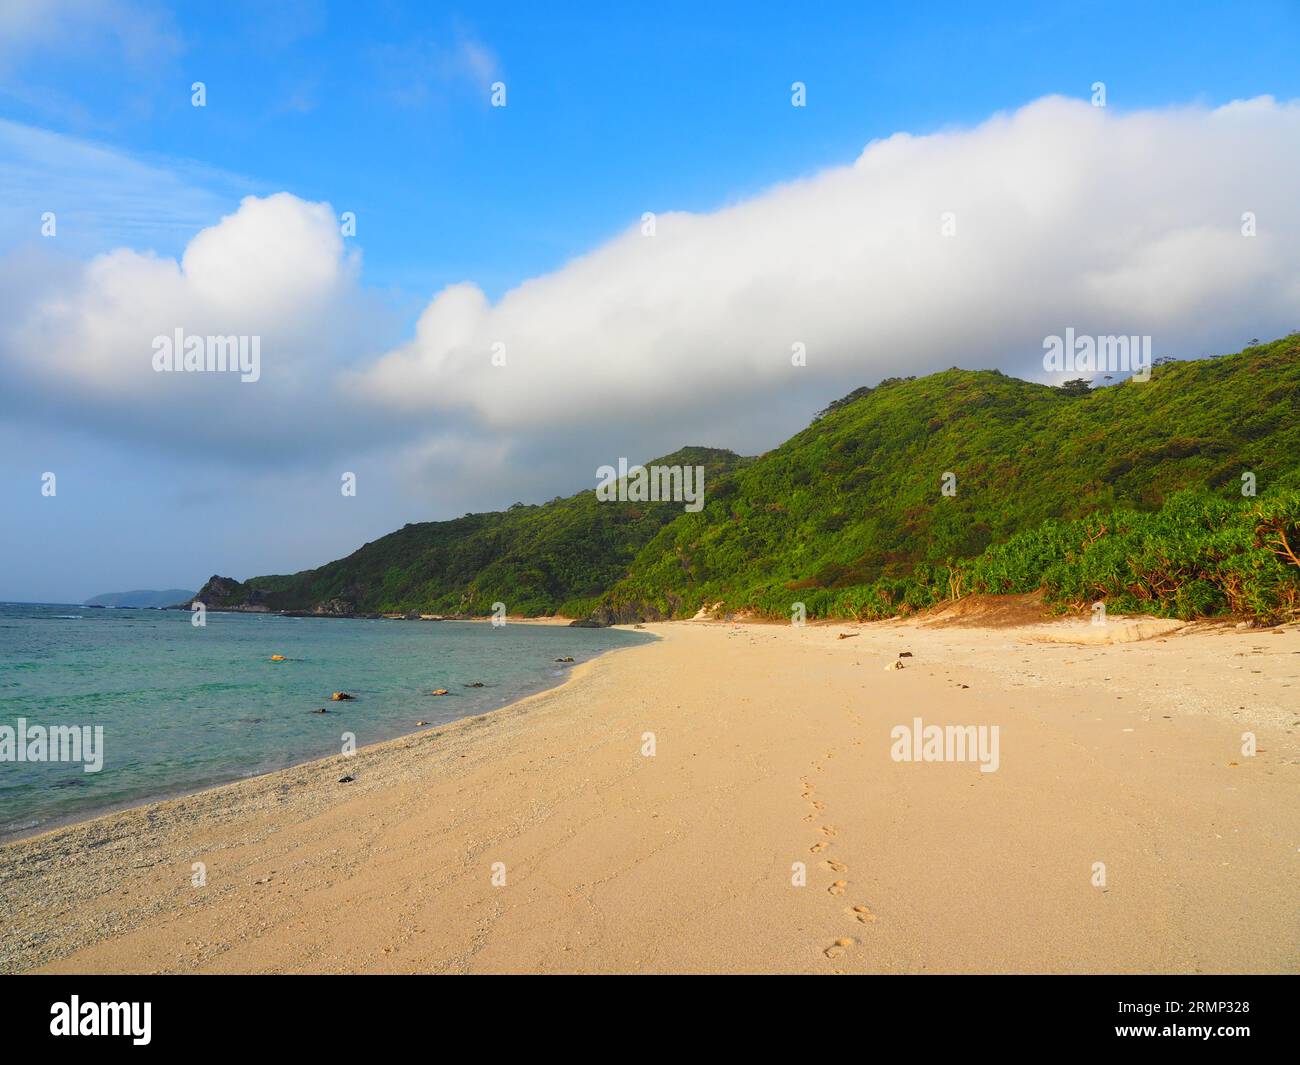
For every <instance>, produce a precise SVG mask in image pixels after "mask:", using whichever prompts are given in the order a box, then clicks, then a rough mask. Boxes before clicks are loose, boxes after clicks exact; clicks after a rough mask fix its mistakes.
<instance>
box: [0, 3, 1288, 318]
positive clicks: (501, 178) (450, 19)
mask: <svg viewBox="0 0 1300 1065" xmlns="http://www.w3.org/2000/svg"><path fill="white" fill-rule="evenodd" d="M268 6H271V7H280V10H279V11H277V12H275V13H272V14H266V13H264V12H263V11H262V9H263V8H264V7H268ZM815 7H816V9H817V10H816V11H813V10H810V9H807V8H805V7H804V6H803V5H795V4H786V3H759V4H752V3H740V4H728V3H716V4H707V5H701V4H696V3H665V4H654V5H650V6H648V7H646V8H645V9H644V10H645V13H644V14H641V13H637V12H635V11H634V10H633V8H632V7H631V6H627V7H626V8H625V6H624V5H609V4H602V3H587V4H574V3H570V4H565V3H559V4H554V5H551V4H548V5H536V4H530V3H511V2H500V3H495V2H494V3H492V4H483V5H467V6H465V7H463V8H450V7H447V6H445V5H441V4H438V5H432V4H427V3H410V4H401V3H391V2H388V3H384V2H381V3H377V4H373V5H371V4H365V5H349V4H337V3H336V4H328V3H312V2H305V0H304V2H294V3H288V4H285V5H282V6H280V5H266V4H262V3H259V2H238V0H237V2H235V3H232V4H222V5H205V4H182V5H177V6H176V7H175V8H174V9H172V10H171V11H170V14H169V15H163V16H159V21H160V22H161V23H162V24H163V25H162V27H160V28H159V30H158V32H159V34H160V35H163V36H165V37H166V38H167V39H168V40H169V43H168V44H167V45H166V46H157V47H154V48H152V49H150V50H149V51H148V52H146V54H145V55H144V56H135V57H128V56H126V55H124V54H122V51H121V50H120V49H119V50H114V49H113V48H112V47H103V46H102V43H101V42H96V44H95V46H94V47H93V48H75V49H71V50H68V51H63V50H61V49H60V48H59V47H57V46H56V47H51V48H48V49H40V50H37V51H33V52H31V53H29V55H30V58H29V59H28V60H26V61H24V59H23V58H22V56H21V54H18V55H12V54H11V58H12V63H13V70H14V71H15V72H16V75H15V80H20V81H21V83H22V85H23V89H24V91H23V93H22V96H23V97H26V102H24V100H22V99H19V98H16V97H15V96H14V95H13V94H9V93H7V94H6V98H4V100H3V111H2V112H0V113H2V114H3V117H5V118H8V119H11V120H14V121H18V122H23V123H26V124H29V125H32V126H37V127H40V128H43V129H49V130H54V131H58V132H62V133H65V134H69V135H72V136H76V137H79V138H85V139H88V140H92V141H97V142H99V143H101V144H104V145H108V146H112V147H114V148H116V149H119V150H121V151H123V152H124V153H127V154H129V155H131V156H134V157H136V158H139V159H142V160H157V161H158V162H160V163H161V164H162V165H163V166H165V167H166V166H169V165H170V166H177V167H180V168H182V169H188V168H189V166H188V165H189V164H199V165H198V166H196V167H193V173H192V175H191V180H192V181H193V183H194V184H195V185H197V186H199V187H201V188H204V189H210V190H212V191H213V193H214V197H215V200H216V202H217V203H219V204H221V205H222V206H223V207H224V209H225V210H233V209H234V207H235V205H236V203H237V197H238V195H239V194H241V193H245V192H255V193H268V192H275V191H279V190H282V189H285V190H289V191H291V192H294V193H295V194H297V195H299V196H302V197H303V198H305V199H309V200H326V201H329V202H330V203H331V204H333V205H334V206H335V207H336V208H337V209H338V210H340V211H342V210H352V211H355V212H356V213H357V215H358V217H359V222H358V242H359V243H360V244H361V245H362V246H363V247H364V250H365V258H366V275H367V279H368V280H369V281H370V282H371V283H373V284H375V285H377V286H381V287H393V288H395V289H399V290H402V291H404V292H409V293H411V294H413V295H414V296H416V297H420V298H424V297H426V296H427V295H428V293H429V292H430V291H432V290H434V289H436V288H439V287H441V286H442V285H443V284H446V283H449V282H454V281H458V280H462V279H464V278H472V279H474V280H476V281H477V282H478V283H479V284H480V285H482V286H483V287H484V288H485V289H486V290H487V291H488V293H489V294H490V295H493V296H495V295H497V294H499V293H500V292H501V291H503V290H504V289H505V288H507V287H509V286H510V285H513V284H515V283H517V282H518V281H520V280H522V279H524V278H527V277H530V276H533V275H535V274H538V273H540V272H542V271H544V270H547V269H551V268H553V267H555V266H557V265H559V264H560V263H562V262H564V261H565V260H566V259H568V258H570V257H571V256H573V255H575V254H578V253H580V252H582V251H584V250H585V249H587V248H589V247H591V246H592V245H593V244H595V243H597V242H599V241H601V240H603V239H605V238H607V237H609V236H611V235H612V234H613V233H614V232H616V231H617V230H618V229H620V228H622V227H623V226H625V225H627V224H628V223H629V222H630V221H632V220H633V219H636V218H638V217H639V216H640V215H641V213H642V211H645V210H664V209H668V208H672V209H677V210H707V209H710V208H714V207H717V206H720V205H723V204H725V203H727V202H730V201H733V200H736V199H740V198H743V197H745V196H748V195H751V194H753V193H755V192H757V191H759V190H761V189H763V188H765V187H766V186H768V185H771V184H773V183H775V182H778V181H783V180H787V179H789V178H792V177H796V176H799V175H801V174H807V173H812V172H814V171H816V170H818V169H820V168H822V167H824V166H827V165H830V164H834V163H840V162H843V161H844V160H846V159H851V158H852V157H853V156H854V155H856V154H857V153H858V152H859V151H860V150H861V149H862V147H863V145H864V144H866V143H867V142H868V141H870V140H871V139H873V138H876V137H883V136H887V135H889V134H890V133H893V132H895V131H897V130H908V131H910V132H913V133H924V132H929V131H932V130H935V129H940V128H943V127H945V126H949V125H962V124H966V123H971V122H976V121H978V120H980V119H982V118H984V117H985V116H987V115H988V114H990V113H992V112H995V111H998V110H1003V109H1008V108H1013V107H1015V106H1017V105H1020V104H1023V103H1026V102H1028V101H1030V100H1033V99H1035V98H1037V97H1040V96H1044V95H1048V94H1053V93H1060V94H1063V95H1067V96H1077V97H1087V96H1088V94H1089V92H1090V88H1089V87H1090V85H1091V84H1092V83H1093V82H1094V81H1096V80H1099V79H1101V80H1105V81H1106V82H1107V86H1108V91H1109V97H1110V103H1111V105H1112V106H1117V107H1123V108H1129V109H1132V108H1139V107H1144V106H1151V105H1160V104H1165V103H1170V102H1188V101H1192V100H1196V99H1205V100H1208V101H1209V102H1212V103H1220V102H1225V101H1227V100H1231V99H1235V98H1243V97H1251V96H1255V95H1257V94H1260V93H1272V94H1273V95H1276V96H1282V97H1293V96H1295V95H1297V93H1300V63H1296V62H1295V56H1296V53H1295V50H1294V49H1295V46H1296V43H1297V39H1298V38H1300V5H1297V4H1296V3H1294V2H1277V3H1245V4H1231V5H1228V4H1222V3H1196V2H1190V3H1188V2H1178V3H1146V4H1138V5H1134V4H1131V3H1090V4H1087V5H1057V4H1041V3H1037V4H1036V3H999V4H996V5H973V4H968V3H960V2H957V3H932V4H862V3H843V4H827V5H815ZM1135 8H1136V9H1138V10H1134V9H1135ZM1067 9H1068V10H1067ZM163 10H165V9H163ZM556 12H558V14H557V13H556ZM467 47H476V48H481V49H482V51H483V53H484V56H485V58H486V60H487V61H488V62H489V63H490V64H491V70H492V77H491V79H489V78H488V77H486V76H480V75H479V74H478V73H477V72H476V71H475V70H474V69H473V68H472V67H470V66H468V65H467V64H465V63H463V62H462V61H461V60H460V55H461V53H462V52H463V51H464V50H465V49H466V48H467ZM496 78H500V79H501V80H504V81H505V82H506V83H507V91H508V97H507V98H508V106H507V107H506V108H505V109H493V108H491V107H489V106H488V84H490V80H495V79H496ZM196 80H201V81H204V82H205V83H206V85H207V88H208V106H207V107H206V108H205V109H202V110H200V109H196V108H194V107H192V106H191V105H190V91H189V86H190V84H191V83H192V82H193V81H196ZM795 80H802V81H804V82H805V83H807V84H808V85H809V106H808V107H807V108H806V109H805V110H802V111H798V110H795V109H793V108H791V107H789V106H786V105H787V102H788V97H789V92H790V90H789V86H790V84H791V82H792V81H795ZM46 90H49V91H48V92H47V91H46ZM202 167H207V168H211V169H212V170H213V171H216V172H218V173H219V174H221V175H223V177H222V179H221V180H208V179H205V175H204V174H203V173H202V169H201V168H202ZM6 199H8V200H9V202H10V203H11V205H12V204H13V203H14V201H13V200H12V199H11V198H9V197H6ZM69 206H70V208H72V209H74V210H75V205H69ZM96 230H97V232H96V238H97V239H96V240H95V242H93V243H92V244H90V247H91V248H93V250H101V249H102V248H106V247H109V246H112V245H114V244H115V243H117V242H120V241H126V242H128V243H133V244H134V241H133V240H132V238H133V237H134V236H135V234H134V233H133V232H132V231H131V229H130V228H129V227H128V226H126V225H123V226H121V227H120V228H115V227H114V226H113V225H112V219H111V218H110V219H100V220H98V222H97V225H96ZM191 234H192V230H186V229H183V228H182V229H177V230H175V231H173V232H170V233H157V234H152V235H151V236H152V241H151V246H154V247H156V249H157V250H158V251H159V252H160V253H163V254H176V253H177V252H179V251H180V250H181V248H182V247H183V244H184V241H185V239H187V238H188V237H189V236H190V235H191ZM15 236H16V235H15V234H13V233H10V234H9V238H10V239H14V237H15Z"/></svg>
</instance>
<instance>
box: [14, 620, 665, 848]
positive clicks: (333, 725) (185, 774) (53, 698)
mask: <svg viewBox="0 0 1300 1065" xmlns="http://www.w3.org/2000/svg"><path fill="white" fill-rule="evenodd" d="M648 639H651V637H649V636H646V635H644V634H641V633H634V632H623V631H615V630H611V629H571V628H567V627H558V626H541V625H515V624H507V625H505V626H502V627H500V628H494V627H493V626H491V625H489V624H479V623H469V622H418V621H387V620H382V621H364V620H350V619H348V620H344V619H337V618H286V617H279V616H275V615H266V614H217V613H209V614H208V616H207V625H206V626H205V627H203V628H197V627H195V626H193V625H192V624H191V623H190V615H189V613H188V612H185V611H159V610H92V609H89V608H86V607H70V606H36V605H29V604H4V603H0V726H9V727H11V728H14V729H17V727H18V719H19V718H26V720H27V725H28V728H30V727H31V726H33V725H45V726H50V725H76V726H81V725H90V726H92V727H93V726H96V725H102V726H103V728H104V734H103V735H104V740H103V758H104V761H103V769H102V770H101V771H100V772H98V773H87V772H85V771H84V769H83V767H82V765H81V764H79V763H78V764H67V763H57V762H36V763H31V762H14V761H0V838H12V837H14V836H16V835H21V834H27V833H30V832H33V831H40V830H41V829H43V828H46V827H50V826H52V825H54V824H57V823H59V822H61V821H68V820H74V819H77V818H80V817H86V816H90V815H93V814H95V813H98V812H102V811H104V810H108V809H112V808H115V807H120V806H126V805H132V804H135V803H140V802H145V801H148V800H150V799H156V798H164V797H167V796H170V795H177V794H181V793H183V792H187V791H193V790H196V789H198V788H202V787H207V786H209V785H212V784H219V783H224V782H227V781H231V780H237V779H240V778H241V777H247V776H253V775H256V774H258V773H265V772H268V771H270V770H274V769H281V768H284V767H285V766H289V765H294V764H296V763H299V762H304V761H308V760H310V759H313V758H323V757H326V756H328V755H332V754H337V753H339V749H340V746H341V740H340V736H341V734H342V733H343V732H352V733H354V734H355V735H356V742H357V746H363V745H365V744H369V743H376V742H379V741H381V740H386V739H391V738H392V737H394V736H398V735H401V734H402V733H405V732H412V731H415V723H416V722H417V721H428V722H432V723H433V724H442V723H445V722H448V721H453V720H456V719H458V718H462V717H468V716H472V715H474V714H480V713H483V712H485V711H487V710H492V709H495V708H497V707H499V706H504V705H505V704H506V703H509V702H513V701H514V700H516V699H518V698H520V697H521V696H524V695H528V694H531V693H533V692H536V691H540V690H542V689H544V688H548V687H551V686H553V685H555V684H558V683H560V682H561V681H562V680H563V679H564V676H565V675H566V673H567V672H568V670H570V669H572V668H573V667H572V666H562V665H558V664H557V663H556V662H555V659H557V658H560V657H565V656H568V655H572V656H573V658H574V660H575V664H576V663H577V662H582V661H584V660H586V659H589V658H593V657H595V656H596V655H598V654H600V653H601V652H602V651H606V650H610V649H612V648H615V647H625V646H628V645H630V644H634V643H641V642H644V641H646V640H648ZM273 654H280V655H284V656H285V658H286V659H288V661H285V662H272V661H271V660H270V658H271V655H273ZM474 682H482V683H483V684H484V687H482V688H469V687H465V685H467V684H471V683H474ZM437 688H447V689H449V690H450V692H451V694H450V695H448V696H443V697H432V696H430V695H429V692H430V691H433V690H434V689H437ZM338 690H343V691H347V692H350V693H351V694H353V695H355V696H356V699H355V700H354V701H351V702H339V703H334V702H330V694H331V692H334V691H338ZM322 706H323V707H328V708H329V711H330V712H329V713H328V714H314V713H312V711H313V710H315V709H317V708H319V707H322Z"/></svg>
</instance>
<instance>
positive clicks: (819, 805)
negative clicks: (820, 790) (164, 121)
mask: <svg viewBox="0 0 1300 1065" xmlns="http://www.w3.org/2000/svg"><path fill="white" fill-rule="evenodd" d="M813 809H814V810H824V809H826V804H825V803H824V802H822V801H821V800H820V799H816V800H814V801H813Z"/></svg>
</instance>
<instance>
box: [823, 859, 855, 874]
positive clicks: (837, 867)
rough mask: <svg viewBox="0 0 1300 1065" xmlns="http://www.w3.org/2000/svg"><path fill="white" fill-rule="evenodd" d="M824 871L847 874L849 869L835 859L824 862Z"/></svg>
mask: <svg viewBox="0 0 1300 1065" xmlns="http://www.w3.org/2000/svg"><path fill="white" fill-rule="evenodd" d="M822 868H823V869H829V870H830V871H831V872H832V873H847V872H848V871H849V867H848V866H847V865H845V864H844V863H843V862H837V861H836V860H835V859H834V858H827V859H826V860H825V861H824V862H822Z"/></svg>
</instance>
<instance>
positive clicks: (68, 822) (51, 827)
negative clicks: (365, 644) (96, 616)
mask: <svg viewBox="0 0 1300 1065" xmlns="http://www.w3.org/2000/svg"><path fill="white" fill-rule="evenodd" d="M55 605H62V604H55ZM130 609H153V608H130ZM157 609H171V608H169V607H168V608H163V607H159V608H157ZM227 613H248V612H247V611H227ZM349 620H383V619H365V618H360V619H357V618H353V619H349ZM448 620H451V619H448ZM478 620H481V621H490V620H491V619H488V618H481V619H478ZM510 624H541V625H554V624H560V623H555V622H549V621H546V620H538V621H528V620H522V621H518V622H516V621H514V620H513V619H512V620H511V622H510ZM561 627H567V626H563V625H561ZM609 627H610V628H626V629H627V630H628V631H631V626H630V625H629V626H609ZM632 646H636V645H635V644H634V645H632ZM625 649H626V648H620V647H612V648H610V649H609V650H607V651H600V652H597V653H596V654H595V655H594V656H593V657H592V658H588V659H585V660H584V661H582V662H578V663H576V664H575V665H574V667H573V668H572V669H570V670H569V671H568V672H567V673H565V674H563V675H560V676H555V675H554V674H551V673H549V672H548V673H546V674H544V676H543V678H541V682H540V684H539V686H538V687H537V688H536V689H535V690H533V691H531V692H529V693H528V694H526V695H523V696H521V697H520V698H519V699H515V700H513V701H512V702H509V703H506V704H505V705H503V706H498V707H493V708H492V709H491V710H487V711H482V712H480V713H477V714H467V715H465V717H460V718H456V719H455V720H453V721H449V722H444V724H443V725H437V726H424V727H420V726H415V725H412V726H411V727H410V729H409V730H408V731H403V732H398V733H397V734H396V735H394V736H389V737H387V738H385V739H382V740H375V741H373V742H371V743H366V744H363V745H361V746H359V747H358V748H357V750H358V751H360V750H363V749H365V748H369V747H379V746H382V745H384V744H386V743H393V742H395V741H397V740H402V739H405V738H407V737H409V736H413V735H418V734H421V733H424V732H429V731H436V730H437V729H439V728H443V727H446V726H447V725H452V724H455V723H456V722H458V721H464V720H468V719H470V718H474V717H482V716H484V715H485V714H491V713H496V712H497V711H500V710H506V709H508V708H509V707H511V706H514V705H516V704H517V703H520V702H524V701H526V700H528V699H531V698H533V697H534V696H536V695H541V694H544V693H545V692H548V691H554V690H556V689H557V688H562V687H564V685H566V684H568V683H569V681H570V679H571V678H572V677H573V675H574V673H576V672H577V671H578V670H580V669H581V668H582V667H583V666H585V665H587V664H588V663H590V662H593V661H595V659H597V658H600V657H602V656H604V655H606V654H609V653H610V652H611V651H618V650H625ZM547 680H553V681H554V683H549V684H548V683H545V681H547ZM330 757H342V756H327V757H326V758H304V759H301V760H298V761H293V762H290V763H289V764H288V765H284V766H279V767H277V768H274V769H265V770H260V771H256V772H253V773H250V774H248V775H246V776H242V777H235V778H233V779H229V780H218V781H215V782H211V783H206V784H197V785H194V786H193V787H185V788H181V789H180V790H177V791H165V792H159V793H157V794H154V795H151V796H148V797H142V798H138V799H129V800H126V801H124V802H120V803H110V804H108V805H106V806H97V807H93V808H91V807H87V808H86V810H84V811H82V812H78V813H74V814H69V815H67V816H62V817H56V818H51V819H49V820H47V821H42V822H41V823H40V824H38V825H34V826H31V827H30V828H24V829H16V830H13V831H4V830H2V829H0V849H2V848H4V847H6V846H8V845H10V844H13V843H21V842H24V841H26V840H31V839H35V838H37V837H39V836H42V835H45V834H46V833H50V832H57V831H60V830H62V829H66V828H74V827H76V826H78V825H82V824H85V823H86V822H88V821H94V820H97V819H99V818H102V817H111V816H112V815H114V814H120V813H127V812H129V811H132V810H136V809H139V808H141V807H146V806H154V805H158V804H162V803H166V802H170V801H172V800H175V799H184V798H189V797H191V796H195V795H202V794H204V793H205V792H209V791H214V790H216V789H218V788H226V787H232V786H235V785H238V784H242V783H245V782H247V781H254V780H260V779H261V778H263V777H268V776H271V775H273V774H275V773H284V772H288V771H289V770H293V769H297V768H299V767H300V766H305V765H311V764H312V763H315V762H326V761H329V759H330Z"/></svg>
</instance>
